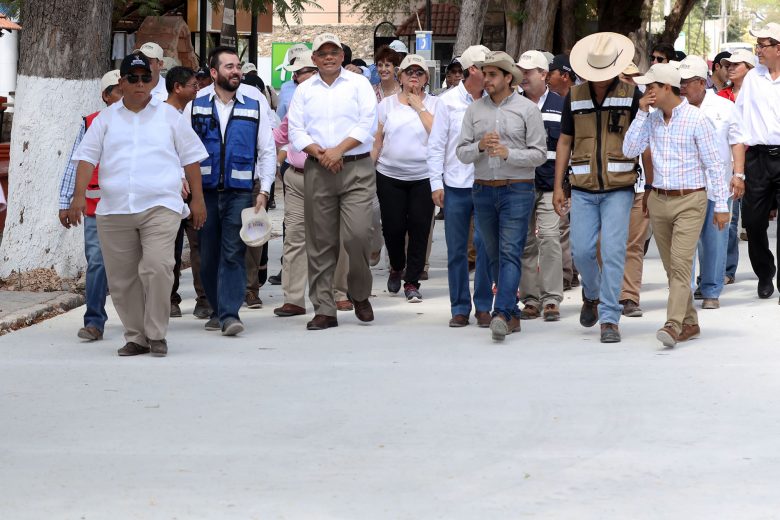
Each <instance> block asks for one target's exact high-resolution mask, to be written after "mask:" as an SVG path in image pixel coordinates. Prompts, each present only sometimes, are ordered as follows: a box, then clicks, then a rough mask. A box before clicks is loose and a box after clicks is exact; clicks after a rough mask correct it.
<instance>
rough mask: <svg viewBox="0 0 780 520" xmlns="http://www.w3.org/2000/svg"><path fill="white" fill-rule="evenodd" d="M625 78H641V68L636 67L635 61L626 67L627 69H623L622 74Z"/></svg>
mask: <svg viewBox="0 0 780 520" xmlns="http://www.w3.org/2000/svg"><path fill="white" fill-rule="evenodd" d="M621 74H623V75H624V76H639V75H640V74H641V72H639V67H637V66H636V63H634V62H633V61H632V62H631V63H629V64H628V65H626V68H625V69H623V72H621Z"/></svg>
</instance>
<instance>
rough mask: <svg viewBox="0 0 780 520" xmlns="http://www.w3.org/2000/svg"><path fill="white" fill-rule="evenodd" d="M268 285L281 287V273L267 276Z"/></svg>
mask: <svg viewBox="0 0 780 520" xmlns="http://www.w3.org/2000/svg"><path fill="white" fill-rule="evenodd" d="M268 283H270V284H271V285H282V272H281V271H279V274H275V275H273V276H269V277H268Z"/></svg>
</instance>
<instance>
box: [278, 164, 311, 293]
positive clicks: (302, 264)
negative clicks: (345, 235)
mask: <svg viewBox="0 0 780 520" xmlns="http://www.w3.org/2000/svg"><path fill="white" fill-rule="evenodd" d="M303 186H304V183H303V174H302V173H298V172H297V171H295V170H293V169H292V168H288V169H287V171H286V172H285V174H284V248H283V253H282V254H283V257H284V259H283V260H282V291H283V292H284V303H291V304H293V305H297V306H299V307H304V308H305V307H306V275H307V270H308V263H307V261H306V224H305V222H304V217H303V215H304V210H303Z"/></svg>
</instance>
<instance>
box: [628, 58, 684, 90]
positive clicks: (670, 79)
mask: <svg viewBox="0 0 780 520" xmlns="http://www.w3.org/2000/svg"><path fill="white" fill-rule="evenodd" d="M634 82H636V83H637V84H638V85H649V84H650V83H663V84H664V85H671V86H673V87H677V88H680V71H678V70H677V68H676V67H675V66H674V65H671V64H669V63H656V64H655V65H653V66H652V67H650V70H648V71H647V72H646V73H645V75H644V76H637V77H635V78H634Z"/></svg>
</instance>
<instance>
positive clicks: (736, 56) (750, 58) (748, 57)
mask: <svg viewBox="0 0 780 520" xmlns="http://www.w3.org/2000/svg"><path fill="white" fill-rule="evenodd" d="M726 63H744V64H745V65H747V66H748V67H755V66H756V55H755V54H753V53H752V52H750V51H749V50H747V49H737V50H735V51H734V52H733V53H731V56H729V57H728V58H723V59H722V60H720V64H721V65H724V64H726Z"/></svg>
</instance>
